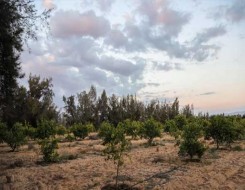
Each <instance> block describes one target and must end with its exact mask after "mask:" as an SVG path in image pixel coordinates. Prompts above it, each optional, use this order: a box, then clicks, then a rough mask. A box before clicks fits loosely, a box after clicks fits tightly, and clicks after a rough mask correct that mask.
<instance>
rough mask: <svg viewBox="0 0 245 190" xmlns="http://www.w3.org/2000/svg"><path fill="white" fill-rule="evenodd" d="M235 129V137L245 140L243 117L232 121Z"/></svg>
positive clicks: (244, 120)
mask: <svg viewBox="0 0 245 190" xmlns="http://www.w3.org/2000/svg"><path fill="white" fill-rule="evenodd" d="M233 124H234V128H235V131H236V139H238V140H245V119H240V120H235V121H233Z"/></svg>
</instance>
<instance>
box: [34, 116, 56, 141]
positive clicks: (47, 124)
mask: <svg viewBox="0 0 245 190" xmlns="http://www.w3.org/2000/svg"><path fill="white" fill-rule="evenodd" d="M56 133H57V125H56V123H55V122H54V121H53V120H44V119H42V120H41V121H40V122H38V124H37V130H36V137H37V138H38V139H49V138H50V137H54V136H55V135H56Z"/></svg>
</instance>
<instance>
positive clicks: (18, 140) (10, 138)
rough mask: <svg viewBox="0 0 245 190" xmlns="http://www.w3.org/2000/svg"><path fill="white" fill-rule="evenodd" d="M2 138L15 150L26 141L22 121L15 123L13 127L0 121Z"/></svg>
mask: <svg viewBox="0 0 245 190" xmlns="http://www.w3.org/2000/svg"><path fill="white" fill-rule="evenodd" d="M0 132H1V133H2V140H3V141H4V142H6V143H7V144H8V145H9V146H10V147H11V149H12V151H13V152H14V151H15V150H16V149H18V148H19V147H20V146H22V145H24V144H25V143H26V135H25V127H24V126H23V125H22V124H21V123H15V124H14V125H13V126H12V127H11V128H9V127H7V125H5V124H2V123H0Z"/></svg>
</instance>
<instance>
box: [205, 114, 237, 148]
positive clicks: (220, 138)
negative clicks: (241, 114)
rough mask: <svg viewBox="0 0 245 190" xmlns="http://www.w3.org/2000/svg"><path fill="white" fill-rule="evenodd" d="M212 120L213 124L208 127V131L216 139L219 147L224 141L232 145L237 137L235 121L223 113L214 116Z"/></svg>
mask: <svg viewBox="0 0 245 190" xmlns="http://www.w3.org/2000/svg"><path fill="white" fill-rule="evenodd" d="M210 122H211V126H210V127H208V128H207V130H206V133H207V134H209V135H210V136H211V137H212V138H213V139H214V141H215V143H216V147H217V149H218V148H219V146H220V144H222V143H226V144H227V145H228V146H229V147H230V146H231V143H232V142H233V141H234V140H236V139H237V134H236V128H235V125H234V122H232V121H231V120H230V119H229V118H226V117H224V116H222V115H217V116H213V117H212V118H211V120H210Z"/></svg>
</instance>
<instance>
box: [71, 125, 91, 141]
mask: <svg viewBox="0 0 245 190" xmlns="http://www.w3.org/2000/svg"><path fill="white" fill-rule="evenodd" d="M93 130H94V126H93V124H86V125H83V124H81V123H79V124H74V125H73V126H72V129H71V131H72V133H73V134H74V136H75V137H79V138H81V139H84V138H85V137H87V136H88V134H89V133H90V132H93Z"/></svg>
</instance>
